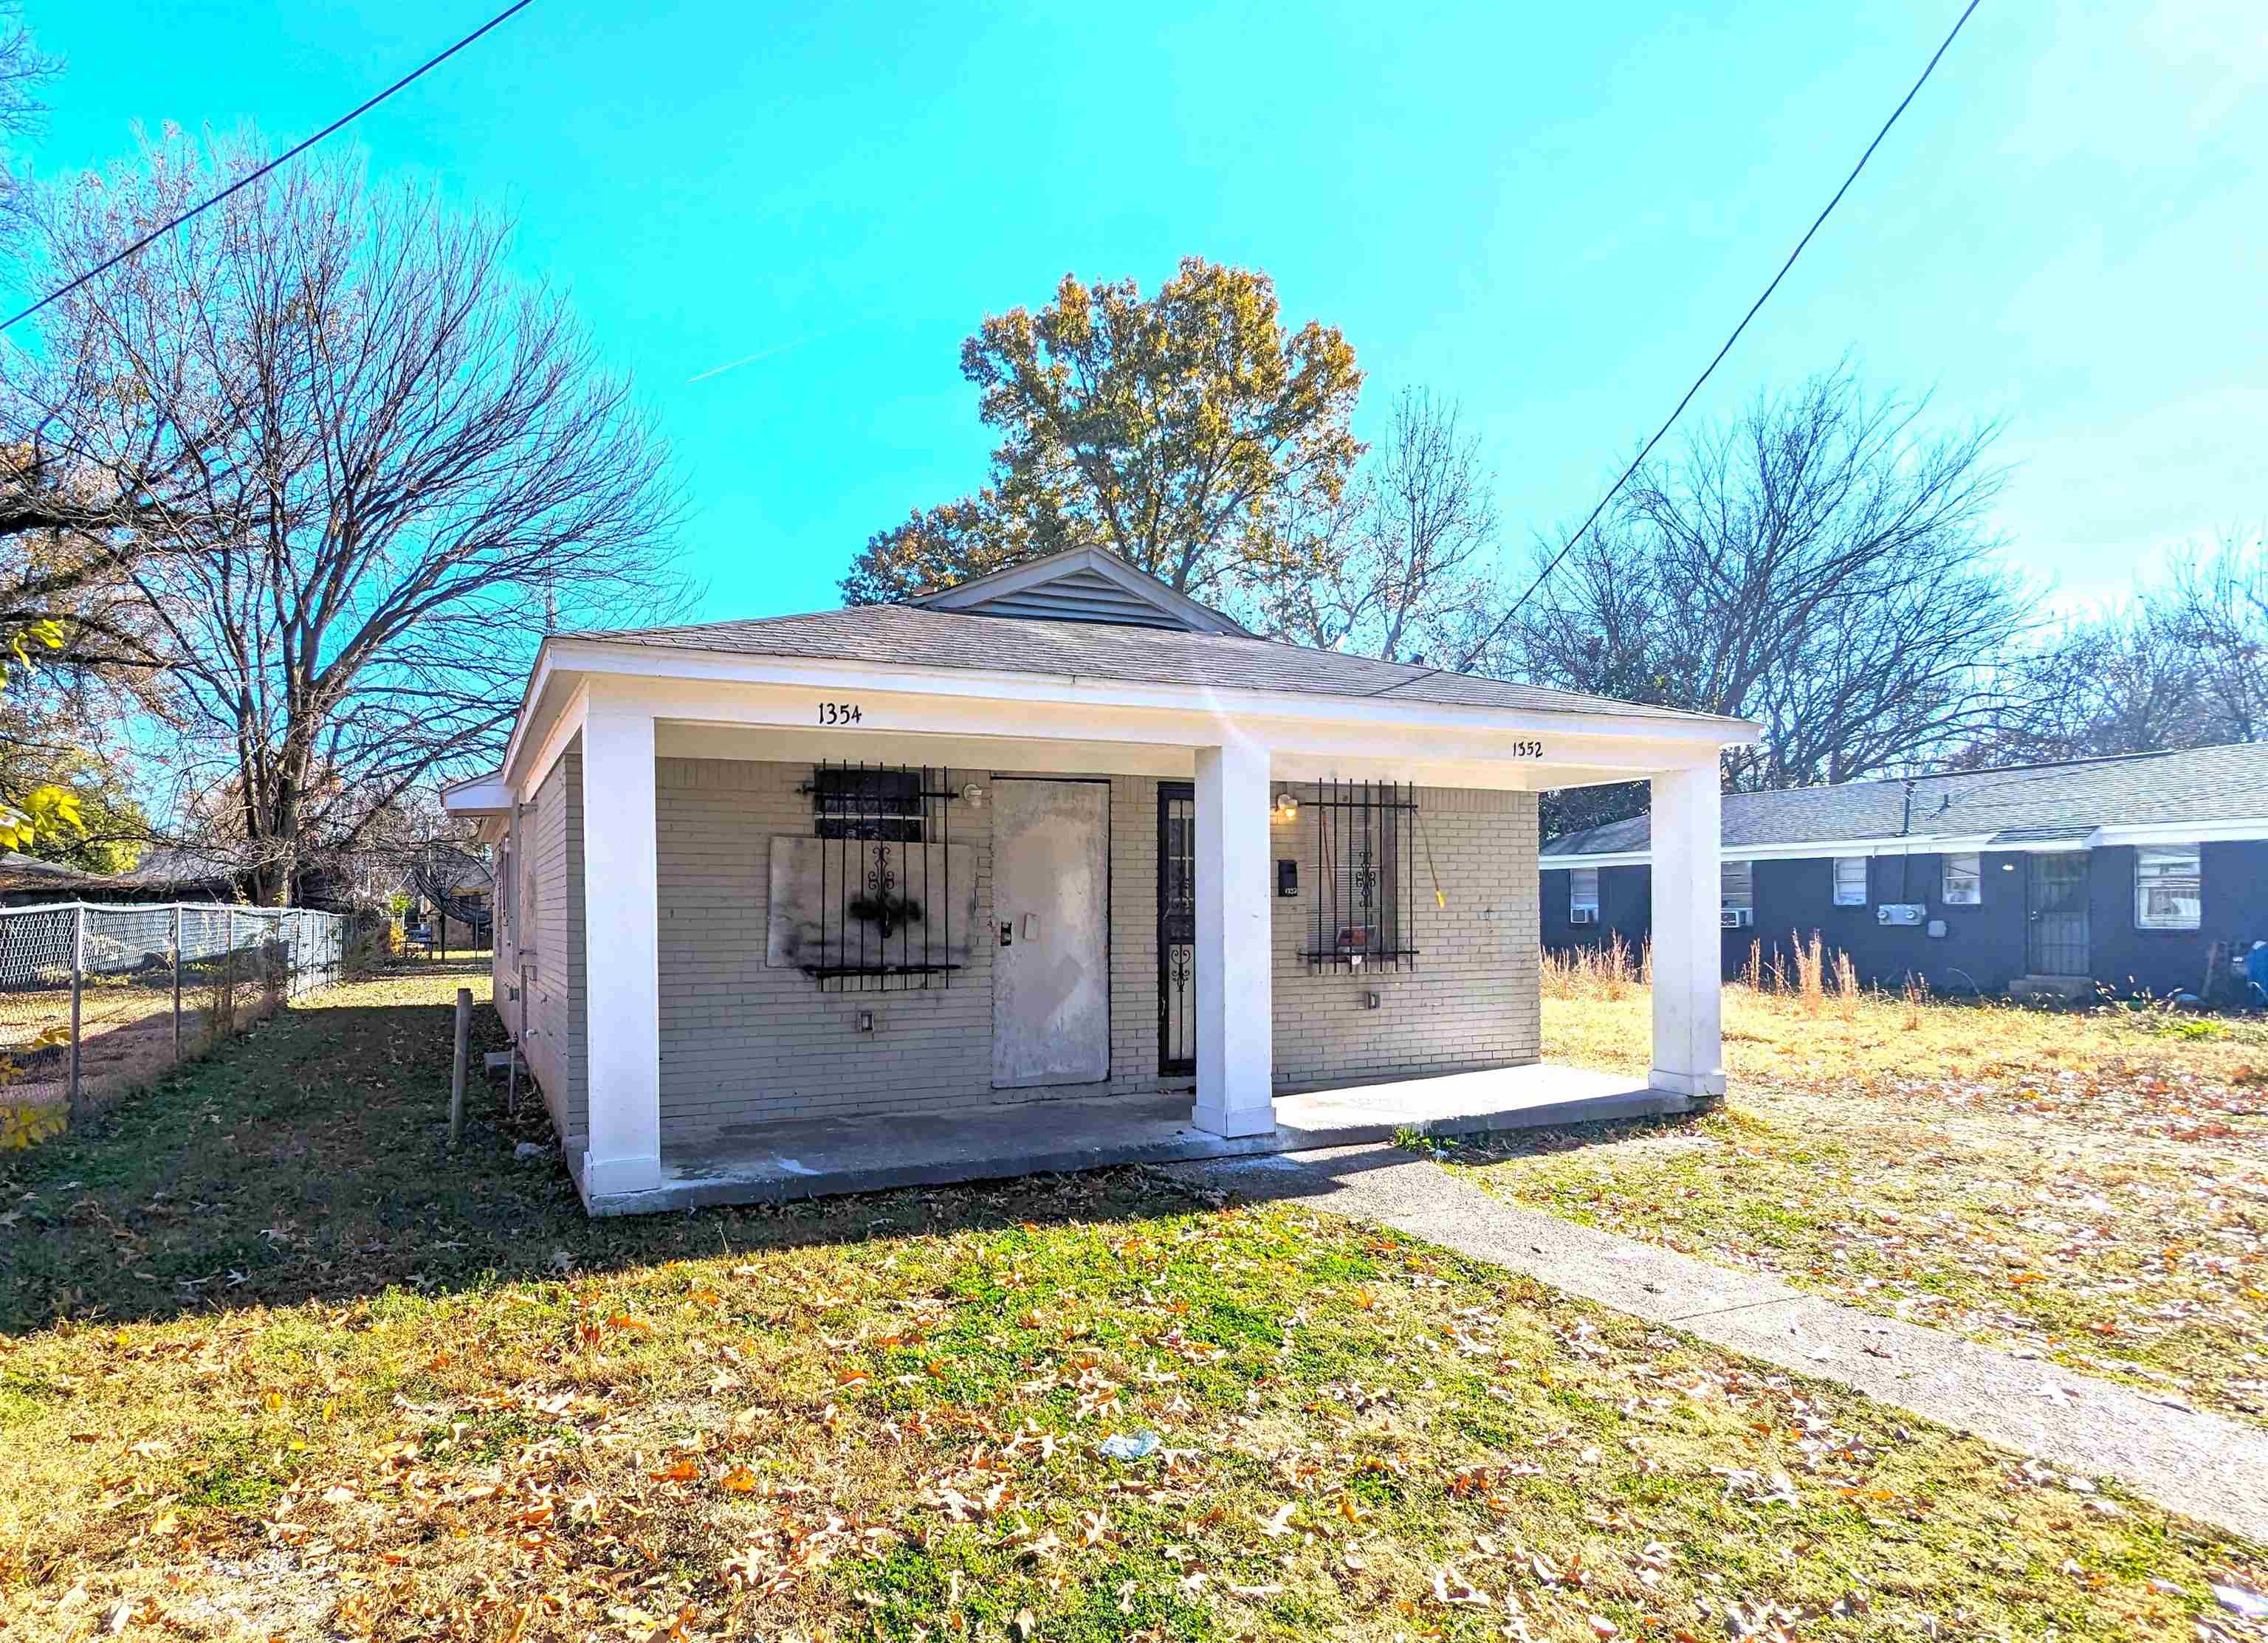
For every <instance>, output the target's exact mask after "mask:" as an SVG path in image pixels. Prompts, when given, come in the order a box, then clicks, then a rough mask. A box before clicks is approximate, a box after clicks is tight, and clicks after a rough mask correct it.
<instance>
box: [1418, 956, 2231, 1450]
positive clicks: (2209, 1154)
mask: <svg viewBox="0 0 2268 1643" xmlns="http://www.w3.org/2000/svg"><path fill="white" fill-rule="evenodd" d="M1727 994H1728V1002H1729V1008H1728V1010H1727V1028H1728V1039H1729V1043H1728V1052H1729V1053H1730V1056H1731V1059H1732V1060H1733V1062H1734V1073H1733V1086H1732V1091H1731V1094H1730V1096H1729V1097H1727V1101H1726V1102H1725V1104H1723V1105H1722V1106H1721V1107H1720V1108H1719V1110H1718V1111H1715V1112H1714V1113H1712V1114H1711V1115H1709V1116H1707V1117H1705V1118H1701V1119H1681V1120H1676V1121H1673V1122H1668V1123H1661V1124H1637V1125H1622V1126H1603V1127H1590V1128H1585V1129H1581V1130H1576V1131H1570V1132H1561V1133H1554V1134H1541V1135H1538V1134H1530V1135H1527V1136H1521V1137H1506V1138H1500V1139H1499V1140H1498V1141H1494V1142H1492V1143H1491V1144H1489V1145H1486V1146H1484V1147H1480V1148H1464V1149H1461V1150H1460V1151H1459V1152H1458V1153H1457V1154H1456V1157H1457V1158H1458V1159H1459V1160H1460V1161H1461V1162H1463V1163H1468V1164H1472V1165H1474V1166H1476V1168H1475V1169H1474V1170H1473V1175H1474V1177H1475V1178H1477V1179H1479V1180H1480V1181H1482V1182H1483V1183H1484V1185H1488V1186H1489V1187H1491V1189H1492V1190H1495V1191H1497V1192H1501V1193H1503V1194H1505V1195H1506V1196H1507V1197H1509V1198H1512V1199H1517V1200H1518V1201H1520V1202H1522V1203H1526V1204H1529V1205H1532V1206H1535V1207H1540V1208H1546V1209H1550V1210H1554V1211H1556V1212H1557V1213H1559V1214H1565V1215H1566V1216H1568V1217H1570V1218H1571V1219H1573V1220H1577V1221H1585V1222H1587V1223H1590V1224H1592V1225H1595V1226H1601V1227H1605V1228H1608V1229H1611V1230H1613V1231H1616V1232H1621V1233H1624V1234H1628V1235H1630V1236H1636V1237H1641V1238H1645V1239H1646V1240H1648V1241H1650V1242H1653V1243H1661V1244H1665V1245H1667V1246H1668V1247H1670V1248H1673V1249H1677V1250H1681V1251H1686V1252H1688V1253H1690V1254H1694V1255H1699V1256H1703V1257H1705V1258H1710V1259H1712V1260H1716V1261H1719V1262H1721V1263H1723V1264H1725V1265H1734V1266H1741V1267H1746V1268H1751V1269H1760V1270H1764V1271H1769V1272H1772V1273H1778V1274H1779V1275H1781V1276H1783V1277H1785V1278H1786V1279H1788V1280H1790V1281H1792V1282H1794V1283H1796V1284H1799V1285H1801V1286H1803V1287H1807V1288H1810V1289H1814V1290H1816V1291H1818V1292H1820V1293H1822V1294H1824V1295H1831V1296H1833V1297H1834V1298H1835V1299H1837V1300H1838V1301H1843V1302H1848V1303H1850V1304H1852V1305H1854V1306H1859V1307H1864V1308H1867V1309H1869V1310H1872V1311H1875V1312H1881V1313H1885V1314H1889V1315H1892V1316H1896V1317H1904V1318H1908V1319H1911V1321H1913V1322H1916V1323H1921V1324H1934V1325H1937V1326H1940V1327H1943V1328H1947V1329H1952V1330H1956V1331H1960V1332H1961V1333H1962V1334H1964V1335H1967V1336H1969V1337H1970V1338H1972V1339H1977V1340H1981V1341H1985V1342H1989V1343H1992V1344H1994V1345H1998V1346H2003V1347H2006V1348H2007V1349H2009V1350H2012V1351H2016V1352H2022V1353H2036V1354H2040V1355H2045V1356H2051V1357H2053V1358H2055V1359H2057V1360H2058V1361H2061V1362H2064V1363H2067V1364H2070V1365H2072V1366H2073V1368H2082V1369H2086V1370H2088V1371H2089V1372H2090V1373H2094V1374H2098V1375H2107V1376H2110V1377H2112V1378H2115V1379H2118V1380H2122V1381H2125V1382H2128V1383H2132V1384H2135V1385H2138V1386H2141V1387H2144V1388H2146V1389H2148V1390H2152V1391H2154V1392H2155V1393H2157V1394H2159V1395H2161V1396H2163V1397H2169V1398H2170V1399H2175V1400H2178V1401H2183V1402H2188V1403H2191V1404H2193V1405H2195V1406H2197V1407H2199V1408H2207V1409H2212V1410H2214V1411H2217V1412H2221V1413H2224V1414H2229V1415H2234V1416H2236V1417H2238V1418H2240V1419H2249V1420H2251V1421H2254V1422H2256V1423H2259V1424H2268V1074H2264V1072H2263V1070H2262V1069H2264V1068H2268V1029H2264V1028H2263V1027H2262V1026H2261V1025H2260V1024H2258V1023H2242V1022H2238V1023H2222V1022H2217V1021H2211V1020H2197V1019H2194V1018H2183V1017H2169V1016H2154V1015H2141V1016H2137V1015H2133V1014H2131V1013H2129V1012H2126V1011H2124V1010H2117V1009H2106V1010H2097V1011H2091V1012H2086V1013H2070V1012H2063V1013H2057V1012H2050V1011H2042V1010H2036V1009H2034V1010H2023V1009H2010V1008H2008V1007H2006V1006H1993V1005H1985V1006H1977V1005H1970V1004H1948V1003H1937V1002H1915V1001H1904V1000H1900V999H1898V998H1896V997H1890V998H1883V997H1880V996H1868V997H1866V998H1863V999H1860V1000H1858V1001H1852V1002H1851V1003H1850V1004H1849V1005H1848V1007H1847V1008H1846V1007H1845V1005H1844V1004H1843V1003H1841V1002H1839V1001H1835V1000H1832V999H1830V1000H1829V1001H1827V1002H1826V1004H1825V1006H1824V1007H1823V1009H1817V1010H1815V1011H1808V1010H1807V1009H1805V1008H1804V1006H1803V1003H1802V1001H1801V1000H1800V999H1797V998H1793V997H1789V996H1786V995H1784V994H1782V995H1774V994H1763V993H1756V992H1753V991H1751V990H1749V989H1748V988H1738V987H1736V988H1728V989H1727ZM1645 1011H1646V996H1645V994H1644V992H1643V990H1642V989H1637V990H1631V991H1630V992H1628V993H1626V994H1625V995H1624V996H1622V997H1618V998H1612V999H1602V998H1597V997H1585V996H1562V997H1557V998H1550V999H1547V1001H1546V1003H1545V1007H1544V1023H1545V1036H1546V1039H1547V1048H1550V1047H1551V1046H1552V1045H1553V1044H1554V1042H1555V1041H1556V1042H1558V1043H1565V1042H1567V1041H1575V1040H1581V1041H1590V1042H1594V1043H1598V1044H1602V1045H1604V1046H1605V1047H1604V1048H1603V1049H1602V1051H1601V1053H1600V1059H1603V1060H1609V1061H1613V1060H1616V1057H1617V1056H1626V1055H1628V1054H1631V1053H1639V1052H1638V1051H1636V1050H1635V1049H1634V1048H1633V1047H1632V1046H1633V1045H1634V1044H1642V1043H1643V1035H1644V1032H1645V1023H1646V1015H1645ZM1910 1023H1911V1024H1910ZM1616 1035H1619V1037H1616ZM1625 1041H1629V1042H1625Z"/></svg>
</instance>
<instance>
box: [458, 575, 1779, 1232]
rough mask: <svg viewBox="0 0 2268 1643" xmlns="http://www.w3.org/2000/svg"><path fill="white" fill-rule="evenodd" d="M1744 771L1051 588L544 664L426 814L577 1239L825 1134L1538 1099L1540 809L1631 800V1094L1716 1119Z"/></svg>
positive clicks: (999, 582) (795, 1171)
mask: <svg viewBox="0 0 2268 1643" xmlns="http://www.w3.org/2000/svg"><path fill="white" fill-rule="evenodd" d="M1752 734H1753V727H1751V726H1749V725H1747V724H1745V723H1743V722H1738V721H1733V720H1726V719H1718V718H1711V717H1706V716H1704V715H1692V714H1684V713H1678V712H1674V711H1671V710H1668V709H1662V708H1645V707H1634V706H1628V705H1625V704H1622V703H1617V702H1611V701H1606V700H1599V699H1595V698H1590V697H1582V696H1573V695H1567V694H1564V693H1556V692H1551V691H1545V690H1540V689H1535V688H1533V687H1529V686H1516V685H1508V684H1504V683H1500V682H1497V681H1492V680H1483V679H1476V678H1466V677H1463V676H1462V675H1457V674H1453V673H1440V672H1435V671H1431V670H1429V669H1426V668H1424V667H1420V666H1416V665H1409V664H1391V663H1382V662H1377V661H1373V660H1369V659H1366V658H1362V657H1355V656H1342V655H1337V654H1333V653H1327V652H1322V651H1315V650H1308V649H1300V648H1299V647H1295V646H1290V645H1284V644H1278V643H1275V642H1270V641H1266V640H1262V639H1258V638H1256V637H1254V636H1252V635H1251V634H1248V633H1246V632H1244V631H1243V630H1242V629H1241V628H1240V627H1237V626H1236V624H1234V623H1233V622H1232V621H1230V620H1228V619H1227V618H1226V617H1225V616H1223V615H1221V614H1220V613H1219V612H1215V611H1212V610H1210V609H1208V608H1207V607H1205V606H1204V605H1197V604H1196V603H1194V602H1192V601H1190V600H1189V599H1186V598H1182V597H1181V596H1180V595H1177V594H1175V593H1173V592H1171V591H1170V590H1167V589H1165V588H1164V587H1162V586H1160V585H1159V584H1158V583H1154V582H1152V580H1151V579H1149V578H1148V577H1146V576H1142V575H1141V574H1140V573H1138V572H1136V571H1134V570H1132V569H1130V568H1128V567H1126V566H1125V565H1124V564H1123V562H1121V561H1117V560H1116V559H1115V558H1113V557H1111V556H1109V555H1107V554H1098V553H1094V552H1089V551H1081V552H1077V553H1072V554H1061V555H1057V556H1056V557H1055V558H1052V559H1049V560H1045V561H1038V562H1036V563H1034V564H1028V565H1024V566H1020V567H1018V568H1015V569H1013V570H1010V571H1005V572H1001V573H998V574H997V575H995V576H988V577H984V578H982V579H980V580H978V581H976V582H972V583H966V584H964V585H962V586H961V587H957V588H954V589H952V590H948V591H947V592H945V593H943V594H939V595H936V596H932V598H928V599H925V600H923V601H921V602H919V603H918V604H916V605H876V606H866V607H859V608H854V609H850V610H844V611H837V612H822V613H819V614H816V615H811V616H791V617H781V618H776V619H772V620H759V621H747V622H725V623H715V624H710V625H706V626H701V627H676V628H663V629H647V630H641V631H635V632H621V633H594V634H561V635H556V636H555V637H553V638H551V639H549V640H548V641H547V642H545V644H544V646H543V649H542V651H541V655H540V656H539V657H538V659H537V662H536V664H535V667H534V671H533V673H532V674H531V676H530V678H529V680H528V683H527V692H526V696H525V699H524V701H523V704H522V708H521V712H520V715H519V721H518V722H517V724H516V725H515V727H514V730H513V732H512V738H511V742H510V744H509V747H508V749H507V752H506V755H505V761H504V766H503V767H502V768H501V769H500V770H498V771H497V772H496V773H494V774H490V775H488V776H483V777H480V778H477V779H475V780H472V781H462V782H459V783H456V784H454V785H453V786H452V787H451V788H448V789H447V790H446V793H445V801H446V804H447V806H448V808H449V809H450V810H452V811H453V812H455V813H459V814H464V815H470V816H475V817H478V818H480V819H481V822H482V831H483V834H484V836H485V837H486V838H487V839H488V840H490V843H491V844H493V845H495V846H496V847H497V849H498V853H499V854H498V862H499V868H498V874H497V878H498V891H497V922H496V932H497V937H496V997H497V1006H498V1009H499V1010H500V1012H501V1013H502V1015H503V1016H504V1021H505V1023H506V1025H507V1027H508V1028H509V1029H510V1031H512V1034H513V1036H514V1038H515V1039H516V1040H517V1041H518V1043H519V1045H520V1048H521V1051H522V1053H523V1056H524V1059H525V1060H526V1062H527V1066H528V1067H529V1069H530V1071H531V1072H532V1073H533V1075H534V1078H535V1080H536V1082H538V1084H539V1085H540V1086H541V1089H542V1091H543V1095H544V1099H545V1101H546V1103H547V1104H548V1105H549V1109H550V1112H551V1115H552V1118H553V1119H554V1120H555V1122H556V1125H557V1127H558V1129H559V1133H560V1135H561V1138H562V1141H563V1145H564V1147H565V1148H566V1152H567V1156H568V1159H569V1162H570V1165H571V1169H572V1170H573V1172H574V1175H575V1177H576V1180H577V1183H578V1187H579V1188H580V1190H581V1192H582V1193H583V1195H584V1198H585V1201H586V1203H588V1204H589V1205H590V1206H591V1207H592V1208H593V1211H594V1212H608V1211H619V1210H623V1209H637V1208H644V1207H662V1206H664V1205H666V1204H669V1203H674V1202H683V1201H690V1200H689V1198H688V1196H687V1195H686V1193H685V1192H674V1193H673V1183H677V1184H679V1185H682V1183H683V1181H684V1180H685V1178H686V1177H688V1175H689V1171H690V1166H689V1163H688V1162H687V1161H688V1160H690V1159H695V1158H701V1159H713V1158H715V1157H716V1156H717V1155H718V1154H719V1152H720V1149H721V1150H729V1149H730V1148H731V1147H732V1146H733V1145H735V1144H740V1145H742V1146H744V1147H753V1148H757V1149H761V1148H762V1147H763V1146H764V1145H765V1143H766V1142H767V1141H768V1139H777V1138H778V1137H781V1136H785V1135H791V1134H796V1135H802V1136H805V1137H806V1138H807V1137H809V1136H811V1135H812V1134H814V1133H815V1132H814V1131H813V1130H812V1128H811V1127H810V1126H812V1125H813V1124H814V1121H818V1120H832V1121H835V1126H836V1127H835V1130H834V1131H833V1132H832V1133H834V1134H835V1135H836V1140H837V1142H838V1144H839V1143H841V1141H842V1140H843V1137H844V1136H846V1135H847V1136H848V1137H850V1138H851V1145H853V1146H856V1145H858V1144H859V1141H858V1138H860V1137H866V1136H871V1137H872V1138H873V1144H874V1145H875V1146H877V1147H880V1146H883V1145H886V1144H887V1143H888V1142H889V1141H890V1138H892V1137H893V1135H894V1134H895V1133H898V1132H899V1131H901V1130H902V1129H903V1128H904V1127H905V1126H908V1125H909V1124H915V1123H920V1122H925V1121H929V1120H931V1119H939V1118H943V1119H952V1118H953V1117H954V1115H957V1114H976V1113H990V1114H991V1115H993V1117H995V1118H998V1116H999V1115H1000V1113H1001V1112H1002V1111H1004V1109H1009V1110H1013V1109H1014V1104H1027V1103H1034V1102H1042V1101H1053V1102H1060V1101H1064V1100H1066V1099H1069V1100H1073V1101H1079V1102H1083V1103H1086V1104H1087V1105H1086V1106H1084V1107H1082V1108H1081V1109H1080V1111H1081V1114H1082V1117H1083V1121H1084V1122H1085V1123H1086V1125H1087V1126H1088V1127H1089V1128H1090V1129H1093V1130H1094V1131H1096V1133H1101V1134H1104V1135H1107V1134H1108V1131H1109V1126H1110V1123H1111V1120H1112V1115H1113V1113H1114V1112H1117V1111H1124V1112H1126V1113H1128V1114H1132V1113H1133V1112H1135V1111H1137V1108H1136V1107H1135V1105H1134V1103H1136V1102H1138V1101H1141V1102H1146V1103H1147V1105H1145V1106H1144V1107H1142V1108H1141V1109H1140V1110H1141V1111H1152V1110H1153V1109H1154V1108H1155V1106H1156V1104H1157V1103H1158V1102H1159V1101H1160V1099H1161V1098H1162V1092H1172V1091H1184V1092H1187V1091H1193V1092H1194V1102H1193V1104H1185V1105H1184V1106H1183V1107H1182V1108H1181V1109H1179V1110H1178V1111H1183V1112H1187V1113H1188V1115H1189V1116H1188V1118H1187V1119H1185V1120H1182V1122H1183V1124H1184V1125H1185V1126H1186V1127H1187V1133H1189V1134H1192V1135H1197V1136H1200V1137H1214V1138H1221V1139H1222V1140H1224V1141H1248V1140H1252V1138H1261V1139H1260V1140H1257V1141H1252V1144H1253V1145H1255V1146H1257V1145H1260V1144H1263V1141H1264V1138H1266V1137H1267V1136H1269V1135H1270V1134H1271V1133H1273V1132H1274V1130H1275V1127H1276V1124H1277V1116H1276V1113H1275V1110H1274V1103H1275V1102H1276V1100H1277V1098H1278V1097H1279V1096H1280V1095H1288V1094H1290V1093H1291V1092H1295V1091H1303V1090H1317V1089H1341V1088H1343V1087H1347V1086H1358V1085H1368V1084H1373V1083H1376V1082H1380V1081H1386V1080H1407V1079H1412V1078H1421V1077H1427V1076H1430V1075H1452V1074H1471V1073H1474V1072H1476V1071H1479V1070H1482V1069H1494V1068H1507V1067H1523V1066H1527V1065H1528V1064H1531V1063H1534V1062H1535V1061H1536V1060H1537V1059H1538V1055H1539V1037H1540V1034H1539V1023H1538V1005H1539V1000H1538V980H1537V965H1538V925H1537V914H1538V906H1537V890H1536V886H1537V883H1538V879H1537V872H1536V846H1537V840H1536V795H1537V794H1538V793H1539V792H1540V791H1542V790H1543V789H1546V788H1557V787H1567V786H1576V785H1582V784H1585V783H1590V782H1604V781H1629V780H1631V779H1633V778H1638V777H1644V778H1647V779H1650V780H1651V781H1652V782H1653V818H1654V827H1655V837H1656V855H1657V866H1656V890H1655V895H1654V910H1653V915H1654V942H1655V949H1654V966H1655V976H1656V991H1655V1000H1656V1003H1655V1031H1654V1053H1653V1062H1654V1068H1653V1074H1652V1075H1651V1077H1650V1079H1649V1081H1648V1082H1649V1084H1650V1085H1651V1086H1652V1088H1653V1089H1655V1090H1658V1091H1665V1092H1669V1093H1670V1094H1672V1095H1675V1096H1681V1097H1702V1096H1706V1095H1710V1094H1714V1093H1719V1092H1721V1090H1722V1089H1723V1087H1724V1080H1723V1075H1722V1073H1721V1071H1720V1067H1719V1023H1718V1003H1717V987H1718V968H1717V965H1718V959H1717V953H1718V935H1717V921H1718V908H1717V854H1716V853H1717V826H1718V781H1717V759H1718V752H1719V749H1720V748H1721V747H1723V746H1725V745H1727V744H1731V743H1735V742H1740V741H1744V740H1747V739H1749V737H1750V736H1751V735H1752ZM1111 1103H1121V1104H1124V1105H1123V1107H1115V1106H1112V1105H1109V1104H1111ZM1024 1111H1027V1112H1028V1113H1029V1114H1030V1115H1031V1116H1032V1117H1033V1118H1034V1119H1036V1117H1037V1114H1038V1110H1037V1109H1024ZM1012 1116H1013V1111H1012ZM893 1119H895V1123H894V1122H893V1121H892V1120H893ZM846 1120H847V1121H850V1123H851V1125H852V1126H855V1127H852V1128H850V1129H847V1130H846V1129H845V1128H844V1127H843V1121H846ZM1105 1150H1106V1151H1107V1148H1106V1149H1105ZM775 1162H776V1163H778V1164H779V1165H780V1166H781V1167H783V1168H784V1169H786V1170H789V1171H790V1172H791V1174H792V1175H795V1176H809V1175H811V1174H813V1171H812V1170H808V1169H806V1168H803V1167H801V1166H799V1165H798V1164H797V1163H796V1161H795V1160H794V1159H792V1158H782V1159H777V1160H775ZM691 1172H693V1173H697V1171H691ZM990 1172H993V1173H998V1170H993V1171H990ZM713 1173H714V1172H713V1171H711V1174H712V1175H713ZM776 1173H777V1172H775V1175H776ZM935 1174H936V1172H935V1171H934V1170H933V1171H932V1175H931V1177H929V1178H935ZM908 1178H914V1177H910V1176H909V1177H908ZM748 1195H752V1194H751V1193H749V1192H733V1191H731V1190H729V1189H715V1190H711V1191H709V1192H706V1193H705V1195H704V1196H705V1197H707V1198H710V1199H714V1198H718V1197H731V1196H748Z"/></svg>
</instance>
